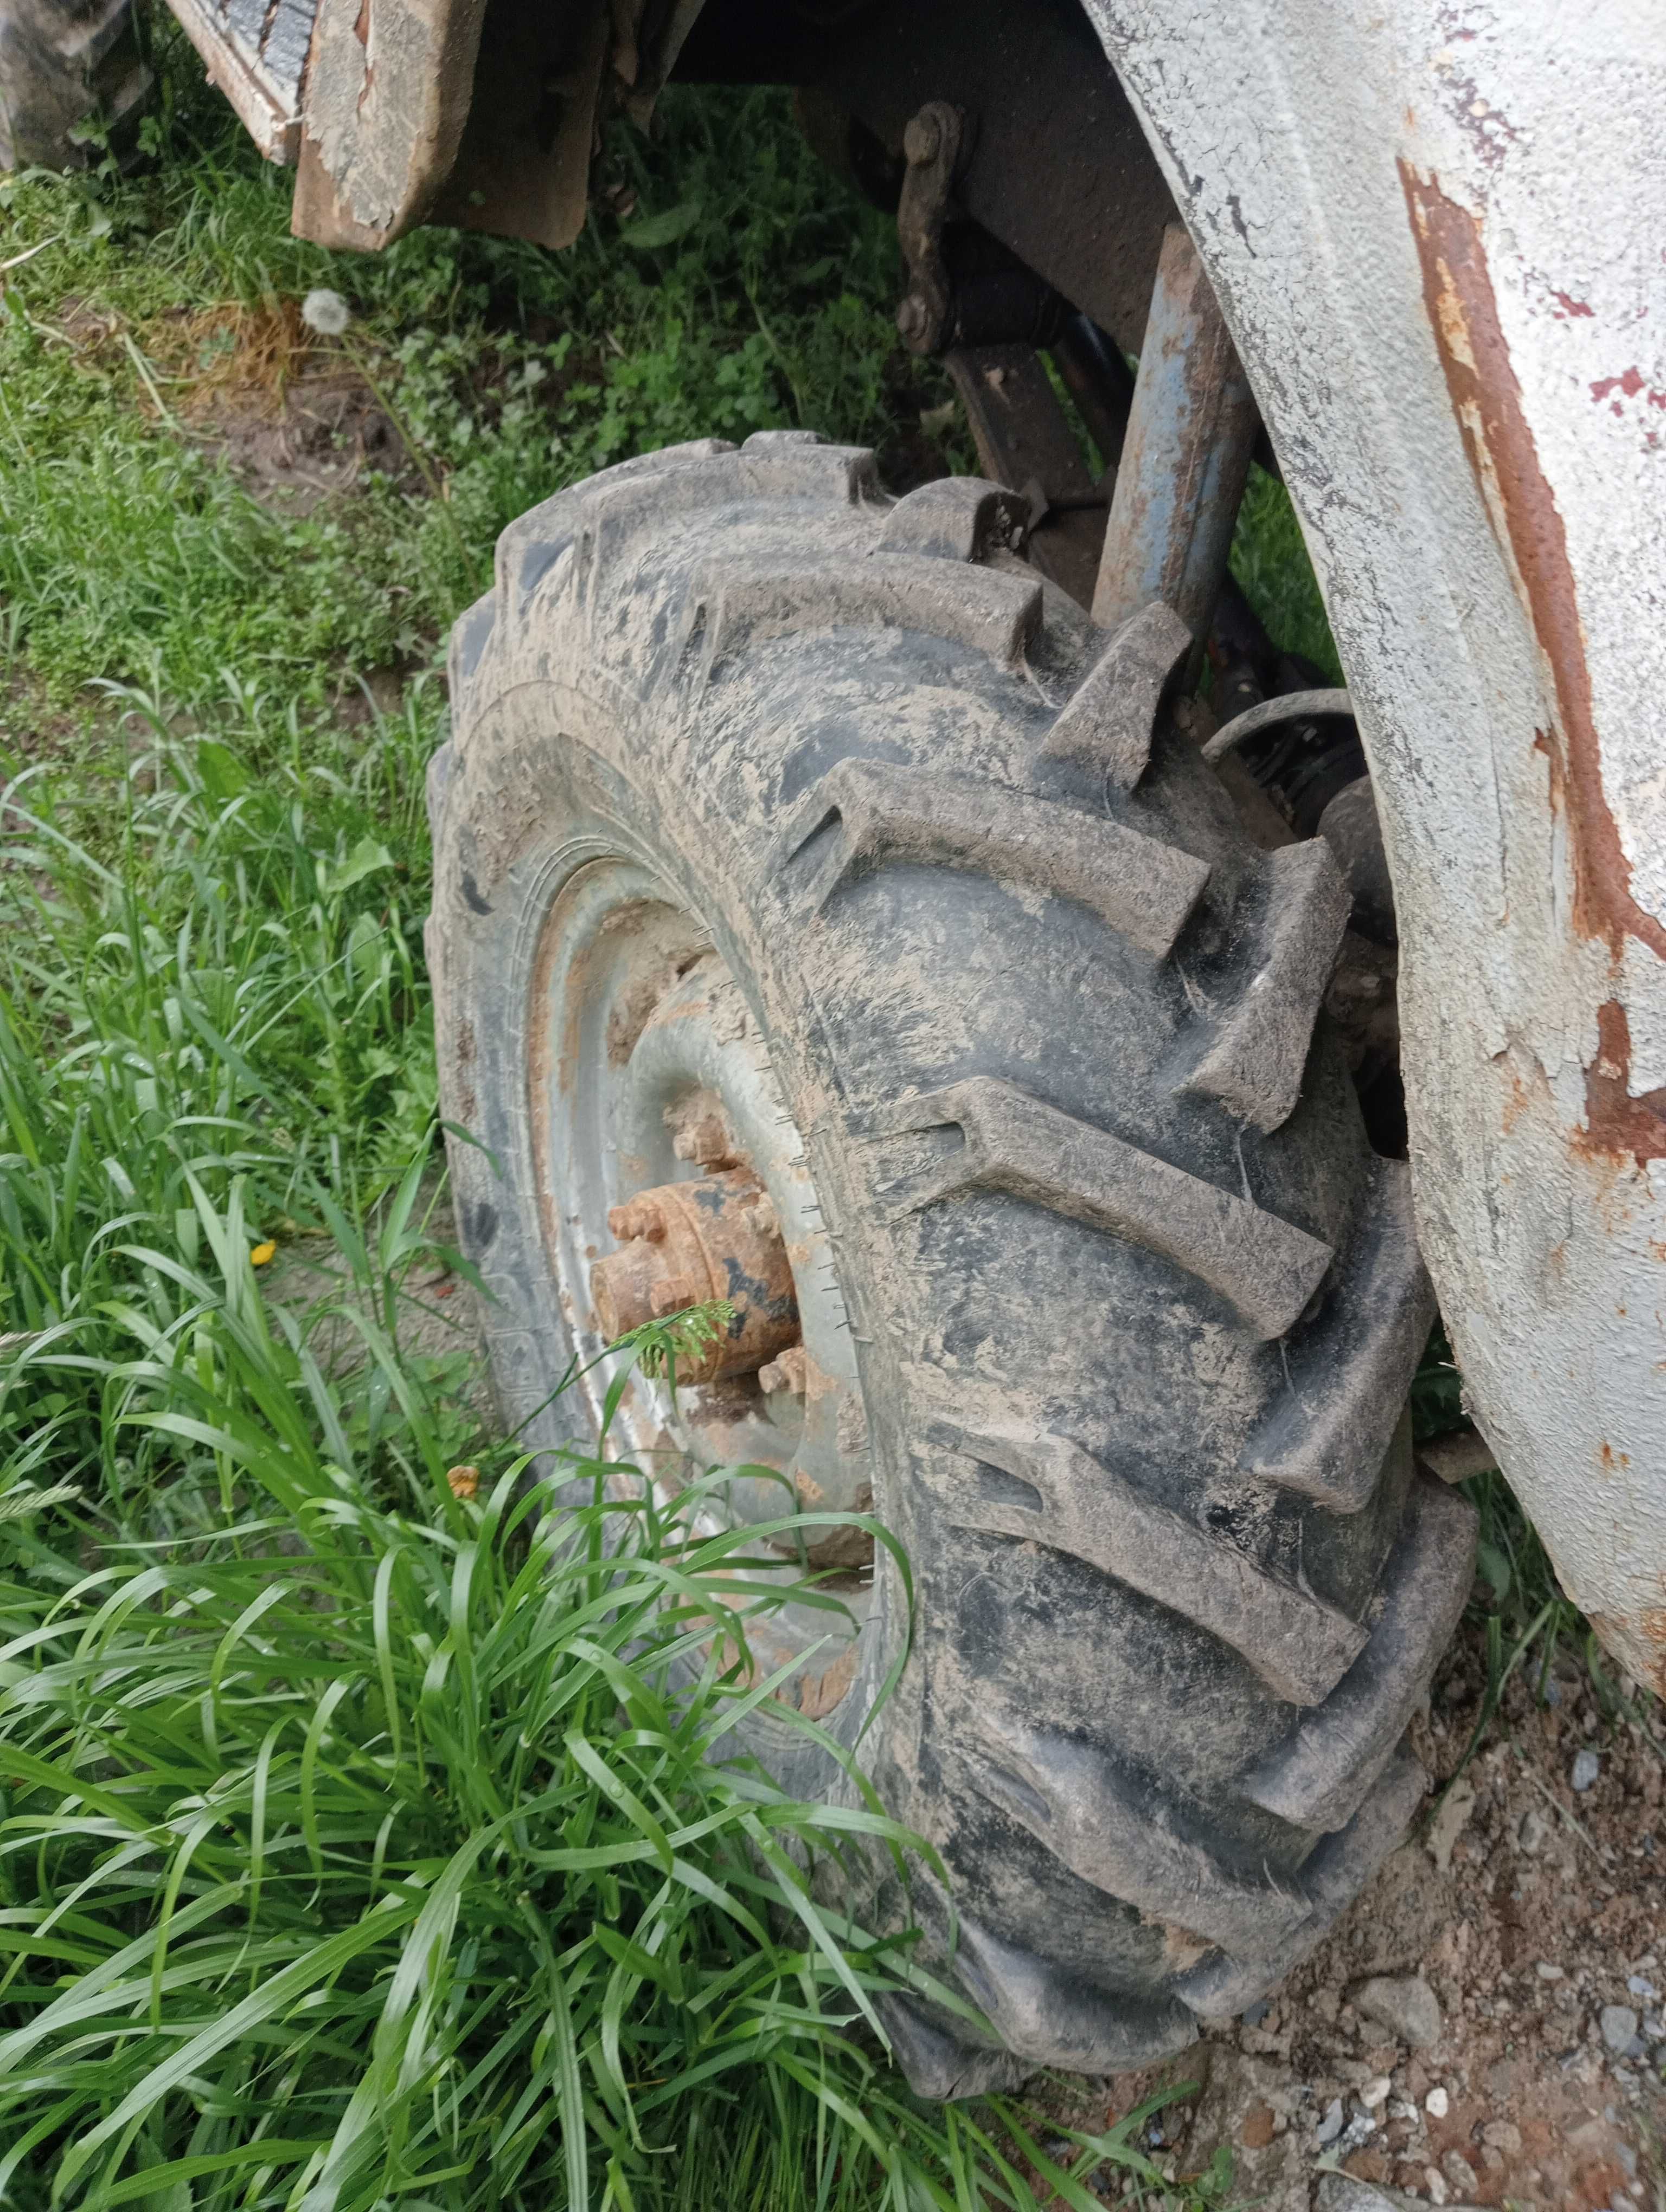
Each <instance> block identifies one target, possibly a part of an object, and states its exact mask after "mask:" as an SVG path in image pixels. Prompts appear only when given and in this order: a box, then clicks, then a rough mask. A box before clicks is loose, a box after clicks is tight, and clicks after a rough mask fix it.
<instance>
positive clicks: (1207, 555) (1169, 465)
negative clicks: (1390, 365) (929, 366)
mask: <svg viewBox="0 0 1666 2212" xmlns="http://www.w3.org/2000/svg"><path fill="white" fill-rule="evenodd" d="M1258 428H1260V417H1259V416H1258V415H1257V414H1256V403H1255V400H1254V398H1252V397H1251V395H1250V391H1249V379H1248V378H1247V377H1246V376H1245V375H1244V373H1243V368H1241V367H1240V365H1239V362H1238V357H1237V350H1236V349H1235V348H1234V346H1233V344H1232V339H1231V332H1230V331H1228V330H1227V327H1226V323H1225V318H1224V317H1223V316H1222V314H1221V312H1220V310H1219V307H1217V306H1216V304H1215V297H1214V294H1213V291H1212V290H1211V289H1210V285H1209V279H1208V277H1207V275H1206V274H1205V273H1204V269H1203V264H1202V263H1201V261H1200V260H1199V258H1198V256H1197V252H1196V249H1195V247H1194V246H1193V245H1192V242H1191V240H1190V239H1189V237H1188V236H1187V235H1186V233H1185V230H1184V229H1183V227H1182V226H1181V225H1180V224H1179V223H1172V224H1170V227H1169V228H1168V230H1167V231H1166V232H1165V233H1164V238H1163V252H1162V255H1161V258H1160V259H1159V260H1158V269H1157V284H1156V289H1154V291H1153V292H1152V304H1151V319H1150V320H1149V321H1148V322H1147V324H1146V335H1145V343H1144V344H1143V345H1142V346H1141V348H1140V368H1139V371H1138V374H1136V376H1135V378H1134V403H1133V406H1132V408H1131V409H1130V411H1129V415H1128V430H1127V433H1126V435H1125V436H1124V438H1123V441H1122V458H1121V459H1120V461H1119V462H1118V465H1117V469H1116V493H1115V495H1114V497H1113V498H1112V501H1111V504H1110V522H1109V524H1108V526H1107V528H1106V531H1105V544H1104V559H1103V561H1102V562H1100V566H1099V573H1098V578H1097V582H1096V583H1095V585H1094V588H1093V619H1094V620H1095V622H1097V623H1099V625H1100V626H1101V628H1102V629H1120V628H1121V626H1122V623H1125V622H1127V621H1128V618H1129V617H1130V616H1133V615H1136V614H1138V613H1139V611H1140V608H1141V607H1146V606H1150V605H1152V603H1153V601H1156V600H1159V599H1160V600H1161V601H1163V603H1164V605H1168V606H1170V607H1172V608H1173V609H1174V610H1175V611H1176V613H1177V614H1178V616H1179V617H1180V618H1181V620H1182V621H1183V623H1185V625H1186V627H1187V629H1189V630H1190V632H1191V633H1192V635H1193V636H1194V637H1195V638H1201V637H1202V636H1203V635H1204V633H1205V631H1206V630H1207V627H1208V622H1209V617H1210V614H1211V611H1213V606H1214V603H1215V598H1216V594H1217V593H1218V592H1219V589H1220V586H1221V581H1222V579H1223V578H1224V577H1225V574H1226V556H1227V553H1228V551H1229V550H1230V548H1231V542H1232V526H1233V525H1234V523H1235V522H1236V521H1237V511H1238V502H1239V501H1240V500H1241V499H1242V498H1243V486H1244V480H1245V478H1246V477H1248V475H1249V456H1250V453H1251V451H1252V449H1253V447H1254V446H1255V442H1256V431H1257V430H1258Z"/></svg>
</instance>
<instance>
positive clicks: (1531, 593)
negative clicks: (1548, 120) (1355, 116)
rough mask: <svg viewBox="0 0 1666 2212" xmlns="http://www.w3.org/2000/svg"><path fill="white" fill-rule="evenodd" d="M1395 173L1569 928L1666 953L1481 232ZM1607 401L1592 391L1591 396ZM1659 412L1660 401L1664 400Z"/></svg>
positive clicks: (1431, 183) (1404, 173)
mask: <svg viewBox="0 0 1666 2212" xmlns="http://www.w3.org/2000/svg"><path fill="white" fill-rule="evenodd" d="M1400 174H1401V179H1402V183H1403V185H1404V187H1405V192H1406V204H1407V206H1408V209H1409V210H1410V212H1411V218H1412V230H1413V235H1414V239H1415V240H1416V243H1417V250H1418V258H1419V260H1420V263H1421V265H1422V270H1423V297H1424V301H1425V304H1426V307H1427V310H1428V318H1429V327H1430V329H1431V330H1432V332H1433V333H1434V339H1435V343H1436V345H1437V346H1438V348H1439V350H1440V362H1441V367H1442V368H1443V370H1444V373H1445V377H1446V386H1447V389H1448V391H1449V392H1450V393H1451V396H1452V412H1453V414H1454V416H1456V420H1457V423H1458V426H1459V428H1460V429H1461V430H1462V434H1463V442H1464V447H1465V450H1466V452H1467V453H1468V457H1469V465H1470V467H1471V469H1472V470H1473V471H1474V475H1475V481H1476V483H1477V485H1478V487H1479V488H1480V489H1481V494H1482V495H1483V497H1484V498H1485V499H1486V501H1487V509H1488V513H1490V514H1491V515H1492V517H1493V521H1494V524H1495V526H1496V525H1497V524H1499V523H1502V525H1503V528H1504V532H1505V535H1506V537H1507V538H1508V542H1509V550H1510V556H1511V560H1512V562H1514V565H1515V572H1516V579H1517V589H1518V591H1519V592H1520V594H1521V596H1522V598H1523V601H1524V603H1525V605H1526V608H1527V611H1528V614H1529V617H1530V619H1531V621H1532V624H1533V633H1534V635H1535V638H1536V639H1537V641H1538V644H1539V649H1540V651H1541V653H1542V654H1543V656H1544V660H1545V665H1546V667H1547V670H1548V672H1549V676H1550V681H1551V686H1552V689H1553V690H1554V696H1555V702H1556V706H1557V709H1558V713H1557V715H1556V719H1555V720H1554V722H1553V723H1552V724H1551V725H1550V726H1548V727H1547V729H1546V730H1545V732H1543V738H1544V744H1545V750H1546V753H1547V757H1548V758H1549V761H1550V763H1551V787H1552V803H1553V805H1555V806H1556V807H1557V808H1558V810H1559V811H1560V813H1561V815H1562V817H1563V818H1564V819H1565V821H1566V823H1567V827H1568V833H1569V836H1570V839H1571V842H1572V854H1573V885H1574V896H1573V917H1572V918H1573V926H1574V927H1575V928H1576V929H1578V930H1579V931H1581V932H1583V933H1584V934H1585V935H1586V936H1588V937H1596V938H1602V939H1604V940H1605V941H1606V942H1607V944H1608V947H1609V949H1610V950H1611V951H1618V950H1619V946H1620V939H1623V938H1625V937H1626V936H1633V937H1636V938H1637V939H1639V940H1640V941H1641V942H1642V943H1643V944H1645V945H1647V946H1648V947H1649V949H1650V951H1651V952H1654V953H1656V954H1657V955H1666V927H1662V925H1661V922H1660V920H1659V918H1658V917H1657V915H1652V914H1649V913H1647V912H1645V909H1644V908H1642V907H1640V906H1639V904H1638V902H1637V901H1636V899H1635V898H1634V897H1633V896H1632V880H1631V878H1632V867H1631V862H1630V860H1628V859H1627V857H1626V853H1625V850H1624V848H1623V847H1622V846H1621V844H1620V829H1619V825H1618V823H1616V822H1615V820H1614V814H1613V811H1612V810H1611V809H1610V807H1609V805H1608V796H1607V793H1605V791H1604V789H1603V786H1602V745H1601V741H1600V739H1599V738H1598V736H1597V732H1596V721H1595V719H1594V717H1593V714H1592V708H1591V690H1590V670H1589V668H1588V667H1587V666H1586V665H1585V641H1584V635H1583V633H1582V630H1581V628H1580V622H1579V592H1578V585H1577V582H1576V580H1575V578H1574V574H1573V565H1572V561H1571V560H1570V558H1569V556H1568V541H1567V530H1566V525H1565V524H1564V522H1563V520H1562V515H1561V511H1560V508H1559V507H1558V506H1557V503H1556V495H1555V493H1554V490H1553V489H1552V488H1551V485H1550V482H1549V479H1548V478H1547V477H1546V475H1545V472H1544V469H1543V466H1542V465H1541V462H1540V459H1539V453H1538V447H1537V446H1536V444H1535V441H1534V435H1533V431H1532V428H1531V426H1530V424H1529V422H1528V419H1527V415H1526V411H1525V409H1524V407H1523V398H1522V388H1521V384H1520V380H1518V378H1517V374H1516V369H1515V366H1514V364H1513V362H1511V357H1510V349H1509V346H1508V345H1507V343H1505V335H1504V330H1503V326H1502V325H1501V324H1500V322H1499V308H1498V301H1497V300H1496V299H1495V298H1494V296H1493V282H1492V277H1491V276H1490V274H1489V272H1488V270H1487V253H1486V250H1485V247H1484V246H1483V244H1482V240H1481V224H1480V222H1478V221H1477V219H1476V218H1475V216H1473V215H1471V214H1470V212H1469V210H1468V209H1467V208H1464V207H1461V206H1460V205H1459V204H1457V202H1456V201H1455V200H1453V199H1450V198H1449V197H1447V195H1446V194H1445V193H1444V192H1443V191H1441V189H1440V186H1439V184H1438V180H1437V179H1435V178H1434V177H1432V176H1420V174H1419V173H1418V172H1417V171H1416V169H1415V168H1414V167H1413V166H1412V165H1411V163H1410V162H1408V161H1405V160H1403V159H1402V161H1401V163H1400ZM1602 396H1606V395H1599V397H1602ZM1659 404H1662V405H1666V394H1662V395H1660V398H1659Z"/></svg>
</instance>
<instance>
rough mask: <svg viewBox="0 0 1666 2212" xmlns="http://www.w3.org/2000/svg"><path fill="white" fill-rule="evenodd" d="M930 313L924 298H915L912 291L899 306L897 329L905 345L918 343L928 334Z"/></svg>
mask: <svg viewBox="0 0 1666 2212" xmlns="http://www.w3.org/2000/svg"><path fill="white" fill-rule="evenodd" d="M929 321H930V315H929V313H928V311H927V307H926V303H925V301H923V300H917V299H915V295H913V293H912V292H910V293H909V295H908V296H907V298H906V299H904V300H903V301H902V302H901V304H900V305H899V306H898V307H897V335H898V336H899V337H901V339H902V341H903V344H904V345H908V346H912V345H918V344H919V343H920V342H921V339H922V338H923V337H925V335H926V329H927V324H928V322H929Z"/></svg>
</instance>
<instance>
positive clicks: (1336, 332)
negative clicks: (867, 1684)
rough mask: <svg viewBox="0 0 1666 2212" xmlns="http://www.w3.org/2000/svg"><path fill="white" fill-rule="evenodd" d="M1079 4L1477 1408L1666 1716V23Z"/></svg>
mask: <svg viewBox="0 0 1666 2212" xmlns="http://www.w3.org/2000/svg"><path fill="white" fill-rule="evenodd" d="M1087 5H1088V11H1089V13H1090V15H1091V16H1092V17H1093V19H1094V21H1095V23H1096V26H1097V29H1098V32H1099V34H1100V36H1101V38H1102V39H1103V40H1104V46H1105V48H1106V51H1107V52H1108V53H1109V55H1110V59H1111V61H1112V64H1113V65H1114V66H1115V68H1116V70H1117V72H1118V74H1119V76H1121V78H1122V82H1123V85H1124V87H1125V88H1126V89H1127V90H1128V94H1129V95H1130V97H1131V98H1132V100H1133V101H1134V105H1135V106H1136V108H1137V110H1138V112H1140V117H1141V119H1142V121H1143V124H1144V125H1145V128H1146V132H1147V134H1148V136H1149V137H1150V139H1151V141H1152V145H1153V147H1154V149H1156V151H1157V153H1158V158H1159V159H1160V161H1162V164H1163V166H1164V170H1165V172H1166V173H1167V175H1168V178H1169V181H1170V185H1171V186H1172V188H1173V190H1174V192H1175V194H1176V197H1177V200H1178V203H1179V205H1180V208H1181V210H1182V212H1183V215H1184V217H1185V220H1186V222H1187V223H1188V225H1189V228H1190V229H1191V232H1192V234H1193V236H1194V238H1195V240H1196V243H1197V245H1198V247H1199V250H1200V252H1201V254H1202V256H1203V258H1204V259H1205V261H1206V263H1207V267H1208V270H1209V273H1210V276H1211V277H1212V279H1213V283H1214V286H1215V289H1216V290H1217V292H1218V294H1219V297H1220V300H1221V301H1222V304H1223V306H1224V307H1225V313H1226V315H1227V317H1228V319H1229V321H1230V323H1231V328H1232V331H1233V333H1234V335H1235V337H1236V339H1237V344H1238V347H1239V349H1240V351H1241V353H1242V355H1243V359H1244V362H1245V363H1246V365H1247V367H1248V368H1249V374H1250V376H1251V379H1252V380H1253V383H1254V386H1255V389H1256V393H1257V395H1258V398H1259V399H1260V402H1261V405H1262V410H1263V413H1264V415H1265V417H1266V420H1267V422H1268V428H1269V430H1270V432H1271V435H1272V437H1273V441H1274V446H1275V447H1276V450H1277V452H1278V455H1279V459H1280V465H1281V466H1282V468H1283V471H1284V475H1285V479H1286V483H1287V484H1288V485H1289V487H1290V491H1291V495H1292V499H1293V500H1294V502H1295V505H1296V508H1297V511H1298V514H1299V516H1300V519H1301V521H1302V525H1303V527H1304V531H1305V532H1306V535H1307V539H1308V544H1309V545H1310V549H1311V550H1312V554H1313V556H1314V560H1315V563H1316V568H1317V570H1318V573H1319V577H1320V581H1321V584H1322V588H1323V591H1324V595H1325V600H1326V604H1327V605H1328V607H1329V611H1330V615H1331V619H1332V623H1333V625H1334V627H1335V635H1336V638H1337V641H1338V644H1339V646H1340V647H1341V653H1342V655H1343V658H1344V660H1345V662H1346V664H1347V673H1348V680H1349V684H1350V685H1351V687H1352V688H1353V695H1354V698H1355V700H1356V702H1357V703H1358V707H1359V720H1360V725H1361V729H1362V732H1363V735H1364V738H1365V747H1366V751H1367V755H1368V757H1369V760H1370V763H1371V774H1372V777H1373V780H1374V782H1375V786H1376V791H1377V801H1378V805H1379V807H1380V810H1381V813H1382V817H1383V829H1384V833H1385V838H1386V842H1387V846H1388V854H1389V865H1390V868H1391V872H1392V874H1393V878H1394V887H1395V901H1396V904H1397V908H1398V913H1399V918H1400V941H1401V962H1402V965H1401V977H1400V993H1401V1017H1402V1036H1403V1040H1404V1058H1405V1075H1406V1089H1407V1094H1408V1112H1409V1116H1410V1123H1411V1144H1412V1162H1413V1169H1414V1181H1415V1189H1416V1196H1417V1219H1418V1225H1419V1231H1420V1237H1421V1240H1422V1244H1423V1249H1424V1252H1425V1255H1426V1258H1427V1261H1428V1263H1429V1267H1430V1269H1431V1271H1432V1274H1433V1277H1434V1279H1435V1283H1436V1285H1437V1287H1438V1291H1439V1294H1440V1301H1441V1307H1442V1310H1443V1312H1444V1316H1445V1319H1446V1323H1447V1326H1448V1328H1449V1330H1450V1336H1451V1340H1452V1343H1453V1346H1454V1348H1455V1350H1456V1353H1457V1356H1458V1358H1459V1360H1460V1362H1461V1364H1462V1369H1463V1372H1464V1376H1465V1378H1466V1382H1467V1385H1468V1395H1469V1398H1470V1400H1471V1401H1472V1405H1473V1409H1474V1413H1475V1415H1476V1417H1477V1419H1478V1420H1479V1421H1480V1423H1481V1425H1482V1427H1483V1429H1484V1430H1485V1432H1486V1434H1487V1437H1488V1439H1489V1440H1490V1442H1491V1443H1492V1444H1493V1448H1494V1449H1495V1450H1496V1451H1497V1453H1498V1455H1499V1464H1500V1465H1501V1467H1502V1468H1504V1470H1505V1473H1506V1474H1507V1475H1508V1477H1509V1479H1510V1480H1511V1484H1512V1486H1514V1488H1515V1490H1516V1491H1517V1494H1518V1495H1519V1497H1520V1498H1521V1499H1522V1502H1523V1505H1524V1506H1525V1507H1526V1509H1527V1510H1528V1511H1529V1513H1530V1514H1531V1515H1532V1516H1533V1518H1534V1521H1535V1523H1536V1525H1537V1527H1538V1528H1539V1531H1540V1533H1541V1535H1542V1537H1543V1539H1544V1541H1545V1542H1546V1544H1547V1547H1549V1550H1550V1552H1551V1554H1552V1556H1553V1558H1554V1561H1555V1564H1556V1566H1557V1570H1558V1571H1559V1573H1560V1576H1561V1577H1562V1580H1563V1583H1564V1585H1565V1587H1566V1589H1567V1591H1568V1594H1569V1595H1570V1596H1572V1598H1574V1599H1575V1600H1576V1601H1578V1604H1579V1605H1581V1606H1582V1607H1584V1609H1585V1610H1586V1611H1587V1612H1588V1613H1590V1616H1591V1618H1592V1620H1593V1621H1594V1622H1595V1624H1596V1628H1597V1630H1598V1631H1599V1632H1600V1634H1601V1635H1602V1638H1603V1641H1604V1642H1605V1644H1606V1645H1607V1646H1608V1650H1610V1651H1611V1652H1612V1653H1613V1654H1614V1656H1616V1657H1618V1658H1619V1659H1620V1660H1621V1661H1622V1662H1624V1664H1625V1665H1626V1667H1627V1668H1629V1669H1630V1671H1631V1672H1632V1674H1633V1675H1634V1676H1635V1677H1637V1679H1638V1680H1640V1681H1642V1682H1645V1683H1646V1684H1648V1685H1650V1686H1652V1687H1653V1688H1655V1689H1656V1690H1658V1691H1662V1692H1666V1329H1663V1325H1662V1323H1663V1309H1666V728H1663V720H1662V717H1663V712H1666V163H1663V162H1662V161H1661V159H1660V156H1659V150H1658V149H1659V118H1660V116H1661V114H1662V113H1663V112H1666V15H1663V13H1662V11H1661V9H1659V7H1658V6H1657V4H1656V0H1588V4H1585V5H1582V6H1580V7H1578V8H1572V7H1558V6H1547V5H1546V4H1545V0H1381V3H1380V4H1378V5H1375V6H1373V7H1371V8H1370V9H1364V8H1338V7H1336V6H1335V4H1334V0H1249V4H1246V5H1243V6H1237V7H1231V8H1224V7H1221V6H1219V5H1218V4H1208V0H1087Z"/></svg>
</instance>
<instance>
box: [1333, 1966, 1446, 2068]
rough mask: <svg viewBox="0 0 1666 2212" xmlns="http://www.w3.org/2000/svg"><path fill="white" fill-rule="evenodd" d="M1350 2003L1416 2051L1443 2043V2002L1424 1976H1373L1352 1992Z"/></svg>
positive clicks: (1349, 1994) (1349, 1997)
mask: <svg viewBox="0 0 1666 2212" xmlns="http://www.w3.org/2000/svg"><path fill="white" fill-rule="evenodd" d="M1348 2001H1349V2002H1350V2003H1351V2004H1352V2005H1353V2008H1354V2009H1355V2011H1356V2012H1359V2013H1363V2014H1364V2015H1365V2018H1366V2019H1367V2020H1374V2021H1377V2023H1378V2025H1379V2026H1380V2027H1386V2028H1387V2029H1388V2030H1389V2033H1390V2034H1392V2035H1393V2036H1394V2037H1395V2040H1396V2041H1398V2042H1401V2043H1404V2044H1408V2045H1410V2046H1411V2048H1412V2049H1413V2050H1414V2051H1424V2050H1427V2049H1428V2048H1429V2046H1430V2045H1432V2044H1436V2043H1438V2042H1439V2040H1440V2031H1441V2027H1442V2021H1441V2012H1440V2001H1439V1999H1438V1997H1437V1996H1436V1995H1435V1993H1434V1991H1433V1990H1432V1989H1431V1988H1430V1987H1429V1984H1427V1982H1426V1981H1425V1980H1424V1978H1423V1977H1422V1975H1421V1974H1377V1975H1373V1976H1372V1978H1371V1979H1370V1980H1369V1981H1365V1982H1360V1983H1359V1984H1357V1985H1356V1986H1355V1987H1354V1988H1353V1989H1351V1990H1349V1991H1348Z"/></svg>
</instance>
